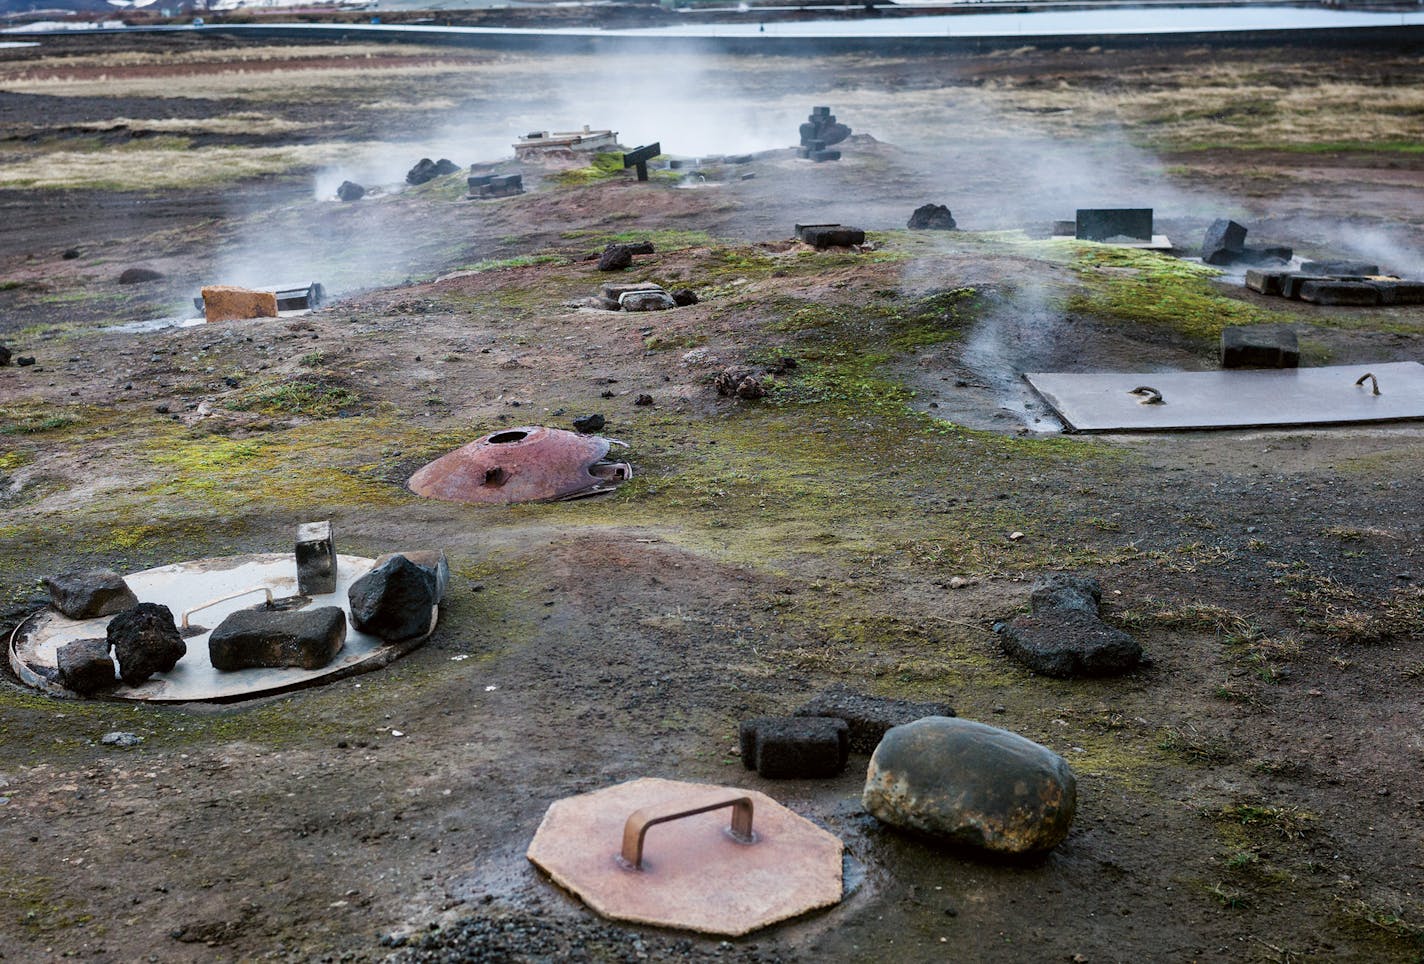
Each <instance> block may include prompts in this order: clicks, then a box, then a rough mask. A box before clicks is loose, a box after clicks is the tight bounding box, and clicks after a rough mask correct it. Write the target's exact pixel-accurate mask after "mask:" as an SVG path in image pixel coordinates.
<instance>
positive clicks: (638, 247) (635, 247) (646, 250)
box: [627, 241, 656, 254]
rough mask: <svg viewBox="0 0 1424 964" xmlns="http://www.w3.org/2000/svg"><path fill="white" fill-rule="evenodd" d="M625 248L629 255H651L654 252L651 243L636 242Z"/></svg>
mask: <svg viewBox="0 0 1424 964" xmlns="http://www.w3.org/2000/svg"><path fill="white" fill-rule="evenodd" d="M627 248H628V252H629V253H630V254H653V253H654V251H655V250H656V249H655V248H654V247H653V242H651V241H636V242H634V243H633V244H630V245H628V246H627Z"/></svg>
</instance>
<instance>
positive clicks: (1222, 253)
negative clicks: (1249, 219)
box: [1201, 218, 1246, 265]
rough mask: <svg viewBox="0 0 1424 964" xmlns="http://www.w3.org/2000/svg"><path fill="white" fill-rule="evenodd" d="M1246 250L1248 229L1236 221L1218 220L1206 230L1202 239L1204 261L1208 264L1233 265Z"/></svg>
mask: <svg viewBox="0 0 1424 964" xmlns="http://www.w3.org/2000/svg"><path fill="white" fill-rule="evenodd" d="M1245 249H1246V228H1245V227H1243V226H1242V225H1240V224H1237V223H1236V222H1235V221H1228V220H1226V219H1225V218H1217V219H1216V220H1215V221H1213V222H1211V226H1210V227H1208V228H1207V229H1206V237H1205V238H1203V239H1202V253H1201V257H1202V261H1204V262H1206V263H1207V264H1215V265H1227V264H1233V263H1234V262H1235V261H1236V260H1237V258H1238V257H1239V256H1240V254H1241V252H1242V251H1244V250H1245Z"/></svg>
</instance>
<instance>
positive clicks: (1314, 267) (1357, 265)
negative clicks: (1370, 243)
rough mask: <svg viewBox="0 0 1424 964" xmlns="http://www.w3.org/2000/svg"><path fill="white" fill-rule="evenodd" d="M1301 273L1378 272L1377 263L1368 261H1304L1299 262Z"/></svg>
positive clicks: (1354, 273) (1366, 273)
mask: <svg viewBox="0 0 1424 964" xmlns="http://www.w3.org/2000/svg"><path fill="white" fill-rule="evenodd" d="M1300 270H1301V273H1302V274H1313V275H1332V274H1348V275H1358V276H1364V275H1372V274H1379V273H1380V269H1379V265H1377V264H1371V263H1370V262H1368V261H1305V262H1303V263H1302V264H1301V266H1300Z"/></svg>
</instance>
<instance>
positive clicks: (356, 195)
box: [336, 181, 366, 201]
mask: <svg viewBox="0 0 1424 964" xmlns="http://www.w3.org/2000/svg"><path fill="white" fill-rule="evenodd" d="M336 196H337V197H338V198H339V199H340V200H342V201H359V200H361V199H362V198H363V197H365V196H366V189H365V188H364V187H362V186H361V185H359V184H357V183H356V182H355V181H342V182H341V186H340V187H338V188H337V189H336Z"/></svg>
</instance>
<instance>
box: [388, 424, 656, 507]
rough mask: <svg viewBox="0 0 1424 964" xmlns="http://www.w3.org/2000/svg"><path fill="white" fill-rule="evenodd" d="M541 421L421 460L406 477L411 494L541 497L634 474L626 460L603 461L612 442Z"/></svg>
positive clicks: (608, 484)
mask: <svg viewBox="0 0 1424 964" xmlns="http://www.w3.org/2000/svg"><path fill="white" fill-rule="evenodd" d="M622 444H623V443H622V442H615V441H614V440H612V439H606V438H601V437H599V436H597V435H580V434H578V433H577V432H566V431H564V430H563V429H557V428H545V427H544V426H541V425H530V426H523V427H520V428H510V429H503V430H501V431H498V432H492V433H491V434H489V435H486V436H484V437H483V438H477V439H475V440H474V441H473V442H471V443H470V444H468V445H465V446H462V447H460V448H458V449H456V450H455V451H453V452H449V453H447V454H445V455H442V456H441V457H440V458H438V459H436V460H435V461H434V462H431V463H430V464H429V465H426V466H425V467H424V468H422V469H420V470H419V471H418V472H416V473H415V474H414V475H412V476H411V477H410V482H409V485H410V490H411V491H412V492H414V493H415V494H416V495H423V496H425V497H426V498H430V499H441V500H443V501H446V502H487V503H493V504H507V503H511V502H540V501H547V500H550V499H572V498H577V497H579V496H585V495H597V494H599V493H601V492H611V491H612V490H613V489H614V488H615V483H617V482H621V481H623V480H625V479H630V478H632V477H633V470H632V467H631V466H629V465H628V464H627V463H626V462H606V461H604V460H603V457H604V456H605V455H607V454H608V450H609V448H610V447H611V446H613V445H622Z"/></svg>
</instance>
